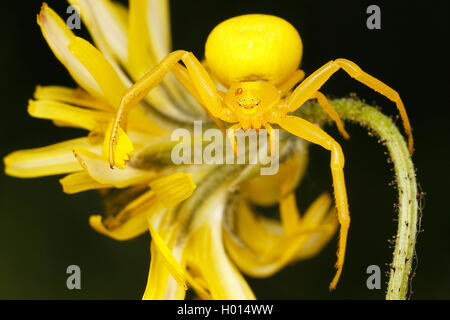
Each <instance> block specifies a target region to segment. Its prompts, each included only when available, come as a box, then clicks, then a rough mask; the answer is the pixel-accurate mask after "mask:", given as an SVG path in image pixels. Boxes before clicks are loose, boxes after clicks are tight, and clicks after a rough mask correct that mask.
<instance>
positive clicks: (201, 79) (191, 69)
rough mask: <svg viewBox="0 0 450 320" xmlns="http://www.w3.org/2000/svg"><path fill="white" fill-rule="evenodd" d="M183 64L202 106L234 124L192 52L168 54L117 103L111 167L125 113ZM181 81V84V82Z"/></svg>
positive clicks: (232, 118)
mask: <svg viewBox="0 0 450 320" xmlns="http://www.w3.org/2000/svg"><path fill="white" fill-rule="evenodd" d="M180 60H181V61H183V63H184V64H185V66H186V68H187V71H188V74H189V77H190V79H191V81H192V83H193V87H194V88H195V89H196V90H197V92H198V96H199V97H200V99H201V101H202V102H203V105H204V106H205V107H206V108H207V110H208V111H209V112H210V113H211V114H212V115H213V116H214V117H216V118H219V119H221V120H224V121H229V122H233V121H232V120H234V117H233V116H232V115H231V110H229V109H227V108H225V107H224V105H223V104H222V100H221V98H220V96H219V94H218V93H217V89H216V87H215V86H214V83H213V81H212V80H211V78H210V76H209V74H208V72H207V71H206V70H205V68H204V67H203V66H202V64H201V63H200V62H199V61H198V60H197V58H195V56H194V55H193V54H192V53H191V52H187V51H184V50H177V51H174V52H172V53H170V54H168V55H167V56H166V57H165V58H164V59H163V60H162V61H161V62H160V63H159V64H158V65H156V66H155V67H154V68H153V69H151V70H149V71H148V72H147V73H146V74H145V75H144V76H143V77H142V78H141V79H140V80H139V81H138V82H136V83H135V84H134V85H133V86H131V87H130V88H129V89H128V90H127V91H126V93H125V94H124V96H123V97H122V100H121V102H120V106H119V109H118V110H117V113H116V117H115V119H114V125H113V129H112V132H111V137H110V141H109V162H110V165H111V167H113V166H114V156H113V154H114V146H115V144H116V143H117V137H118V132H119V127H121V126H122V123H123V121H124V120H125V119H126V117H127V114H128V112H129V111H130V110H131V109H132V108H133V107H134V106H135V105H136V104H137V103H139V101H140V100H142V99H143V98H144V97H145V96H146V95H147V94H148V93H149V91H150V90H151V89H153V88H154V87H155V86H156V85H158V83H160V82H161V81H162V79H163V78H164V76H165V75H166V73H167V72H169V71H171V69H172V68H173V66H174V65H176V64H177V63H178V62H179V61H180ZM180 81H181V80H180Z"/></svg>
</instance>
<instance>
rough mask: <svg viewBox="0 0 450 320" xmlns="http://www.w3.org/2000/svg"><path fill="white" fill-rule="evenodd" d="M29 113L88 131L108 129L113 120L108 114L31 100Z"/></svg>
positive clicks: (46, 101) (53, 102) (57, 103)
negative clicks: (108, 124)
mask: <svg viewBox="0 0 450 320" xmlns="http://www.w3.org/2000/svg"><path fill="white" fill-rule="evenodd" d="M28 113H29V114H30V115H31V116H33V117H35V118H41V119H51V120H55V121H58V122H59V123H66V124H69V125H70V126H73V127H80V128H83V129H86V130H94V129H97V128H99V127H106V125H107V123H108V122H109V121H110V119H111V114H110V113H108V112H104V111H94V110H88V109H84V108H78V107H74V106H71V105H68V104H65V103H62V102H57V101H51V100H38V101H34V100H29V101H28Z"/></svg>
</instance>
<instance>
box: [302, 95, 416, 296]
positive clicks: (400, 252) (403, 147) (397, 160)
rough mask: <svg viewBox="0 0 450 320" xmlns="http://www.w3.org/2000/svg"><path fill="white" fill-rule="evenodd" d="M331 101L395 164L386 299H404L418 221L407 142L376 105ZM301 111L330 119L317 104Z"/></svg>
mask: <svg viewBox="0 0 450 320" xmlns="http://www.w3.org/2000/svg"><path fill="white" fill-rule="evenodd" d="M330 102H331V104H332V105H333V106H334V107H335V108H336V111H337V112H338V113H339V115H340V116H341V118H342V119H343V120H349V121H353V122H357V123H358V124H360V125H362V126H364V127H366V128H368V129H369V130H370V131H373V132H375V133H376V134H377V135H378V136H379V137H380V138H381V141H382V142H383V143H384V144H385V145H386V147H387V149H388V151H389V156H390V158H391V160H392V163H393V164H394V169H395V179H396V182H397V189H398V204H399V207H398V228H397V235H396V238H395V239H396V241H395V250H394V257H393V261H392V264H391V271H390V278H389V284H388V290H387V294H386V299H387V300H404V299H406V298H407V294H408V286H409V284H410V279H411V275H410V274H411V264H412V260H413V257H414V253H415V244H416V236H417V225H418V200H417V185H416V175H415V171H414V166H413V163H412V160H411V155H410V153H409V151H408V147H407V144H406V142H405V139H404V138H403V136H402V134H401V133H400V132H399V130H398V128H397V127H396V126H395V124H394V123H393V122H392V120H391V119H390V118H389V117H388V116H386V115H384V114H382V113H381V112H380V111H378V110H377V109H375V108H373V107H371V106H368V105H366V104H364V103H362V102H360V101H358V100H355V99H336V100H332V101H330ZM300 114H301V116H302V117H303V118H305V119H308V120H310V121H314V122H319V123H323V122H325V121H330V119H329V118H328V117H327V115H326V114H325V113H324V112H323V111H322V109H321V108H319V107H318V106H317V105H312V104H310V105H309V106H305V107H302V108H301V109H300Z"/></svg>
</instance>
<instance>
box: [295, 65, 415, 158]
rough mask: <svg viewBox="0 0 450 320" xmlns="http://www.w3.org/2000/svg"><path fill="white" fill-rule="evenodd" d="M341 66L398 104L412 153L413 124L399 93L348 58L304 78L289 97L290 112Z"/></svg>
mask: <svg viewBox="0 0 450 320" xmlns="http://www.w3.org/2000/svg"><path fill="white" fill-rule="evenodd" d="M341 68H342V69H343V70H344V71H345V72H347V74H349V75H350V76H351V77H352V78H354V79H356V80H358V81H359V82H361V83H362V84H365V85H366V86H368V87H369V88H372V89H373V90H375V91H377V92H378V93H380V94H382V95H383V96H385V97H387V98H388V99H390V100H391V101H393V102H394V103H395V104H396V106H397V109H398V111H399V112H400V116H401V118H402V121H403V127H404V128H405V132H406V134H407V135H408V149H409V151H410V152H411V153H412V152H413V150H414V148H413V145H414V142H413V136H412V130H411V125H410V123H409V119H408V115H407V113H406V110H405V106H404V105H403V102H402V100H401V99H400V96H399V94H398V93H397V91H395V90H394V89H392V88H391V87H389V86H387V85H386V84H384V83H383V82H381V81H380V80H378V79H377V78H375V77H373V76H371V75H370V74H368V73H366V72H364V71H363V70H361V68H360V67H359V66H358V65H357V64H355V63H354V62H352V61H349V60H346V59H336V60H334V61H330V62H328V63H326V64H325V65H323V66H322V67H321V68H319V69H317V70H316V71H315V72H314V73H312V74H311V75H310V76H308V77H307V78H306V79H305V80H303V82H302V83H301V84H300V85H299V86H298V87H297V88H296V89H295V90H294V91H293V92H292V94H291V96H290V97H289V99H288V102H287V103H288V106H289V112H292V111H294V110H296V109H297V108H299V107H300V106H301V105H303V104H304V103H305V102H306V101H307V100H308V99H310V98H311V96H312V95H313V94H314V93H315V92H316V91H317V90H319V89H320V87H321V86H322V85H323V84H324V83H325V82H326V81H327V80H328V79H329V78H330V77H331V76H332V75H333V74H334V73H335V72H336V71H338V70H339V69H341Z"/></svg>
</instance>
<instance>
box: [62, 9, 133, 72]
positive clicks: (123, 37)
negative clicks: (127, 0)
mask: <svg viewBox="0 0 450 320" xmlns="http://www.w3.org/2000/svg"><path fill="white" fill-rule="evenodd" d="M69 3H70V4H71V5H74V6H77V7H79V8H80V13H81V18H82V19H83V21H84V23H85V25H86V26H87V28H88V30H89V33H90V34H91V36H92V38H93V39H94V41H95V43H96V45H97V47H98V48H100V49H101V51H102V52H103V53H104V54H111V55H112V56H113V57H114V58H117V59H119V61H120V62H121V63H122V64H124V63H125V62H126V61H127V55H128V52H127V47H128V35H127V21H126V16H125V17H124V16H123V11H124V10H126V9H125V8H124V7H123V6H122V5H121V4H120V3H116V2H112V1H110V0H97V1H91V0H69Z"/></svg>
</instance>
